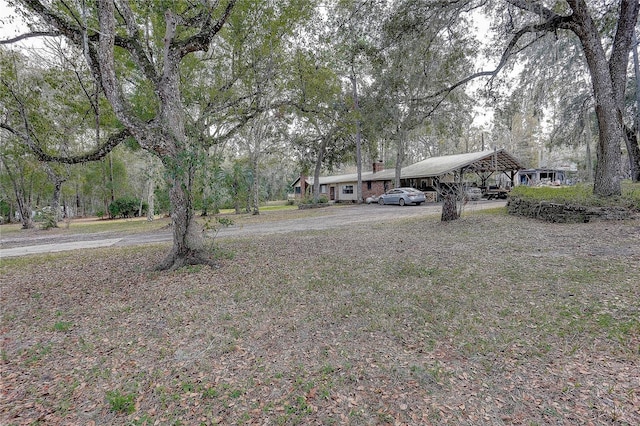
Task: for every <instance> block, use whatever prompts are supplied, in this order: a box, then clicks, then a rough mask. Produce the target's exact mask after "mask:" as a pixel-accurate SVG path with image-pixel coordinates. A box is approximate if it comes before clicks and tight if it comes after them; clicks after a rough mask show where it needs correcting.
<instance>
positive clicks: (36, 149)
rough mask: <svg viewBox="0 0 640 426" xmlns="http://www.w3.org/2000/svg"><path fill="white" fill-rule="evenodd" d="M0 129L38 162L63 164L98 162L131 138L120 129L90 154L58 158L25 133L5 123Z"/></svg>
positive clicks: (124, 130)
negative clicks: (15, 140) (14, 139)
mask: <svg viewBox="0 0 640 426" xmlns="http://www.w3.org/2000/svg"><path fill="white" fill-rule="evenodd" d="M0 129H4V130H6V131H8V132H9V133H11V134H13V135H14V136H17V137H19V138H20V139H22V140H23V142H24V143H25V144H26V145H27V147H29V149H30V150H31V152H33V154H34V155H35V156H36V157H37V158H38V160H40V161H46V162H56V163H63V164H78V163H86V162H89V161H96V160H100V159H102V158H103V157H105V156H106V155H107V154H108V153H110V152H111V151H112V150H113V149H114V148H115V147H116V146H118V145H119V144H120V143H122V142H124V141H125V140H126V139H128V138H130V137H131V134H130V133H129V130H127V129H122V130H120V131H119V132H117V133H114V134H112V135H111V136H109V138H108V139H107V141H106V142H105V143H104V144H102V145H100V146H99V147H97V148H96V149H94V150H93V151H91V152H88V153H85V154H81V155H74V156H60V155H54V154H49V153H47V152H45V151H44V150H43V149H42V147H41V146H40V145H38V144H37V143H35V142H34V141H33V139H32V138H31V137H30V135H29V134H27V133H25V132H21V131H19V130H17V129H15V128H13V127H11V126H10V125H8V124H6V123H0Z"/></svg>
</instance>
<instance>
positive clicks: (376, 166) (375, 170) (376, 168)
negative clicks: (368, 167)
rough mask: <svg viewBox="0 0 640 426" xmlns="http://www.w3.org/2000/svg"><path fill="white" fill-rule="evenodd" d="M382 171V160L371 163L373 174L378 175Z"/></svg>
mask: <svg viewBox="0 0 640 426" xmlns="http://www.w3.org/2000/svg"><path fill="white" fill-rule="evenodd" d="M383 170H384V163H383V162H382V160H378V161H376V162H374V163H373V173H378V172H381V171H383Z"/></svg>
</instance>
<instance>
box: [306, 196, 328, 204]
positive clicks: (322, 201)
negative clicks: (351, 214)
mask: <svg viewBox="0 0 640 426" xmlns="http://www.w3.org/2000/svg"><path fill="white" fill-rule="evenodd" d="M328 202H329V198H328V197H327V196H326V195H321V196H319V197H318V204H326V203H328ZM300 204H314V202H313V195H311V196H307V197H304V198H303V199H302V200H300Z"/></svg>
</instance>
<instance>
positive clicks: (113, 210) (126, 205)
mask: <svg viewBox="0 0 640 426" xmlns="http://www.w3.org/2000/svg"><path fill="white" fill-rule="evenodd" d="M148 209H149V206H148V204H147V203H146V202H143V203H142V214H143V215H144V214H146V212H147V210H148ZM139 210H140V200H139V199H137V198H133V197H123V198H118V199H116V200H115V201H113V202H112V203H111V204H109V216H111V217H112V218H116V217H124V218H127V217H136V216H138V212H139Z"/></svg>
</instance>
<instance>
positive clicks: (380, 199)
mask: <svg viewBox="0 0 640 426" xmlns="http://www.w3.org/2000/svg"><path fill="white" fill-rule="evenodd" d="M378 204H380V205H381V206H384V200H383V199H382V198H378Z"/></svg>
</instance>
